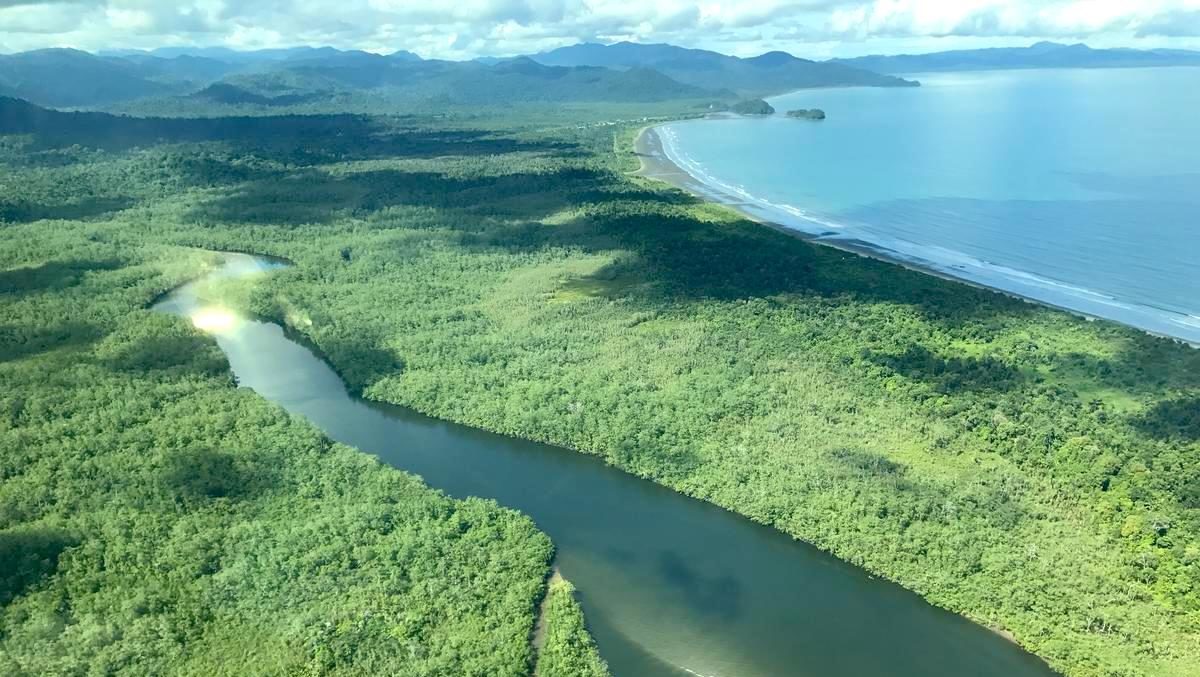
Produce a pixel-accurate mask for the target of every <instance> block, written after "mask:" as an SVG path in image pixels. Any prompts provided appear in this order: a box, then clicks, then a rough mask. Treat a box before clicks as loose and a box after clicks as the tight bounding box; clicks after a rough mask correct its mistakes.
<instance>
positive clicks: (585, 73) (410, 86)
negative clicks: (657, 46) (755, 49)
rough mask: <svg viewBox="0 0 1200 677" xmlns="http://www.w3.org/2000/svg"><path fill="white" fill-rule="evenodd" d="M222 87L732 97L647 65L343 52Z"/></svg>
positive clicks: (648, 98) (243, 90)
mask: <svg viewBox="0 0 1200 677" xmlns="http://www.w3.org/2000/svg"><path fill="white" fill-rule="evenodd" d="M219 84H220V85H221V87H219V88H218V89H217V90H215V91H212V92H210V95H211V96H210V98H211V97H212V96H215V97H217V98H221V99H224V100H229V99H231V98H239V99H240V102H241V103H262V97H272V98H273V97H279V96H283V95H291V96H295V95H300V94H305V93H312V92H326V93H334V92H336V93H340V94H342V95H352V94H354V93H361V94H369V95H371V96H373V97H377V98H379V97H382V98H385V99H388V100H394V101H405V102H414V101H435V102H442V103H446V104H471V105H486V104H504V103H517V102H538V101H544V102H567V101H612V102H652V101H670V100H678V99H724V98H732V94H731V93H730V92H719V91H713V90H708V89H703V88H700V87H695V86H692V85H686V84H683V83H680V82H676V81H674V80H672V79H671V78H669V77H667V76H665V75H663V74H662V73H659V72H657V71H654V70H650V69H645V68H634V69H627V70H620V71H618V70H612V69H608V68H594V67H563V66H546V65H543V64H540V63H537V62H536V61H533V60H532V59H528V58H517V59H507V60H503V61H498V62H496V63H494V64H490V65H489V64H484V63H479V62H476V61H435V60H429V61H423V60H417V61H413V60H410V59H407V58H397V57H394V56H380V55H366V54H364V53H357V54H355V53H348V52H345V53H341V54H338V55H331V56H327V57H322V58H311V59H294V60H291V61H289V62H288V63H287V64H284V65H280V66H279V67H277V68H274V69H270V70H261V71H257V72H250V73H241V74H238V75H235V76H232V77H230V78H227V79H226V80H225V81H223V82H222V83H219ZM234 88H236V91H235V89H234ZM209 89H210V90H211V89H212V88H211V87H210V88H209ZM255 97H258V98H255Z"/></svg>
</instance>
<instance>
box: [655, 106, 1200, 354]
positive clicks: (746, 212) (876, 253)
mask: <svg viewBox="0 0 1200 677" xmlns="http://www.w3.org/2000/svg"><path fill="white" fill-rule="evenodd" d="M664 124H670V123H661V124H657V125H650V126H647V127H643V128H642V129H641V130H640V131H639V132H638V134H637V136H636V137H635V139H634V154H635V155H636V156H637V158H638V160H639V162H640V167H639V169H638V171H637V172H635V173H634V175H635V176H641V177H643V178H647V179H652V180H657V181H662V182H664V183H667V184H669V185H671V186H674V187H675V188H678V189H680V190H683V191H685V192H687V193H689V194H691V195H692V196H694V197H696V198H698V199H701V200H705V201H708V202H715V203H717V204H721V205H724V206H726V207H729V208H730V209H733V210H734V211H736V212H737V213H738V214H740V215H741V216H743V217H744V218H746V219H748V220H750V221H753V222H755V223H758V224H760V225H762V226H765V227H767V228H770V229H772V230H775V231H778V232H781V233H784V234H786V235H788V236H791V237H795V238H798V239H800V240H804V241H805V242H809V243H812V244H816V245H821V246H823V247H830V248H832V249H837V250H839V251H844V252H847V253H850V254H855V255H857V256H865V257H867V258H871V259H875V260H877V261H883V262H885V263H890V264H893V265H897V266H901V267H902V268H906V269H908V270H912V271H915V272H918V273H922V274H925V275H932V276H933V277H937V278H939V279H943V280H948V281H950V282H956V283H959V284H965V285H968V286H971V287H974V288H976V289H984V290H987V291H990V292H994V293H997V294H1002V295H1004V296H1008V297H1010V298H1014V299H1020V300H1022V301H1025V302H1027V303H1032V304H1035V305H1039V306H1044V307H1047V308H1053V309H1055V310H1059V311H1063V312H1066V313H1070V314H1071V315H1074V316H1076V317H1082V318H1084V319H1087V320H1103V321H1107V322H1114V323H1117V324H1120V325H1123V326H1127V327H1131V328H1133V329H1137V330H1138V331H1143V332H1145V333H1147V334H1149V335H1151V336H1157V337H1159V338H1165V339H1169V340H1172V341H1177V342H1180V343H1183V344H1185V345H1189V346H1191V347H1193V348H1200V341H1195V340H1191V339H1190V338H1188V337H1184V336H1180V335H1177V334H1171V333H1169V332H1165V331H1156V330H1153V329H1149V328H1146V327H1143V326H1139V325H1137V324H1133V323H1131V322H1124V321H1122V320H1120V319H1116V318H1112V317H1106V316H1104V315H1100V314H1096V313H1089V312H1085V311H1082V310H1079V309H1077V308H1071V307H1068V306H1065V305H1061V304H1057V303H1053V302H1050V301H1046V300H1045V299H1040V298H1036V297H1033V296H1030V295H1027V294H1022V293H1019V292H1015V291H1013V290H1011V289H1004V288H1002V287H998V286H993V285H989V284H984V283H982V282H979V281H978V280H972V279H969V278H966V277H962V276H959V275H955V274H953V273H951V272H948V271H946V270H944V269H940V268H936V267H933V266H927V265H921V264H919V263H917V262H914V261H913V260H911V259H909V258H905V257H902V256H899V255H897V254H895V253H894V252H891V251H889V250H888V249H886V248H883V247H879V246H876V245H874V244H872V243H870V242H866V241H863V240H854V239H832V238H827V237H822V236H818V235H814V234H812V233H807V232H804V231H801V230H797V229H795V228H791V227H789V226H787V225H785V224H783V223H779V222H778V221H773V220H771V219H768V218H765V217H763V216H762V215H761V214H757V213H755V210H754V208H756V207H759V205H757V204H753V203H750V202H747V201H746V200H744V199H742V198H740V197H738V196H737V195H735V194H733V193H731V192H729V191H726V190H722V189H721V188H720V187H718V186H714V185H712V184H710V183H707V182H705V181H703V180H701V179H699V178H697V177H695V176H693V175H692V174H691V173H690V172H688V171H687V170H686V169H684V168H682V167H680V166H679V165H678V164H676V163H675V162H674V161H673V160H671V159H670V157H669V156H668V154H667V152H666V150H665V148H664V146H663V141H662V137H661V134H660V133H659V132H658V128H659V127H662V126H663V125H664Z"/></svg>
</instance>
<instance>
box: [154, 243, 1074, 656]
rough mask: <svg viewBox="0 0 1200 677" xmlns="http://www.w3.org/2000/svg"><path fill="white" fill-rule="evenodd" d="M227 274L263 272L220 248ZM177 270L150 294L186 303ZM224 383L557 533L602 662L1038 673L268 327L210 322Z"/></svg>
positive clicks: (837, 578)
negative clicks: (336, 365) (386, 399)
mask: <svg viewBox="0 0 1200 677" xmlns="http://www.w3.org/2000/svg"><path fill="white" fill-rule="evenodd" d="M230 264H231V265H230V266H229V267H227V268H224V269H222V271H220V274H222V275H225V276H228V275H230V274H231V272H230V271H236V270H242V271H253V270H258V269H260V267H259V266H257V265H256V264H255V262H254V260H253V259H249V258H248V257H243V256H231V257H230ZM195 292H196V286H195V285H188V286H185V287H183V288H181V289H180V290H179V291H177V292H176V293H173V294H171V295H170V296H168V297H167V298H166V299H165V300H164V301H163V302H162V303H160V304H159V305H158V306H156V307H157V308H158V309H159V310H162V311H164V312H172V313H176V314H178V315H181V316H184V317H191V318H194V317H196V316H197V314H199V313H200V311H202V310H204V309H205V308H206V306H203V305H201V304H200V303H199V301H198V299H197V297H196V293H195ZM215 336H216V340H217V343H218V345H220V346H221V349H222V350H223V351H224V352H225V354H226V356H227V357H228V359H229V363H230V365H231V367H232V369H233V371H234V374H235V375H236V376H237V379H238V382H239V383H240V384H241V385H243V386H246V387H249V388H253V389H254V390H255V391H256V392H258V393H259V394H260V395H262V396H263V397H265V398H267V399H269V400H271V401H273V402H276V403H278V404H279V405H281V406H283V407H284V408H286V409H287V410H288V411H289V412H292V413H294V414H296V415H300V416H304V417H305V418H307V419H308V420H310V421H312V422H313V423H314V424H315V425H317V426H318V427H320V428H321V429H322V430H323V431H324V432H325V433H326V434H327V435H329V436H330V437H331V438H333V439H335V440H337V441H339V442H343V443H346V444H349V445H352V446H354V447H357V448H359V449H361V450H363V451H365V452H369V453H372V454H376V455H377V456H378V457H379V458H380V459H381V460H382V461H383V462H385V463H389V464H391V465H393V466H395V467H397V468H401V469H403V470H406V471H409V472H413V473H416V474H418V475H420V476H421V477H422V478H424V479H425V481H426V482H427V483H428V484H429V485H431V486H433V487H436V488H439V489H441V490H443V491H446V492H447V493H449V494H450V495H453V496H456V497H460V498H464V497H468V496H480V497H484V498H491V499H494V500H496V501H497V502H498V503H500V504H501V505H504V506H507V507H510V508H514V509H517V510H520V511H522V512H524V513H525V514H527V515H529V516H531V517H532V518H533V520H534V521H535V522H536V523H537V525H538V528H540V529H541V530H543V531H544V532H546V534H548V535H549V536H550V538H552V539H553V540H554V544H555V547H556V552H557V565H558V567H559V569H560V570H561V571H562V573H563V575H564V576H565V577H567V578H568V579H570V580H571V581H572V582H573V583H574V584H575V586H576V588H577V589H578V590H579V595H580V602H581V604H582V605H583V608H584V612H585V614H586V615H587V619H588V623H589V626H590V628H591V630H592V632H593V634H594V636H595V637H596V642H597V644H598V646H599V648H600V652H601V654H602V655H603V656H604V658H605V659H606V660H607V661H608V662H609V664H610V666H611V667H612V670H613V674H614V675H616V677H655V676H663V677H686V675H689V674H691V675H696V674H702V675H711V676H715V677H735V676H736V677H780V676H786V677H869V676H871V675H891V676H896V677H918V676H919V677H959V676H960V675H972V676H976V677H1031V676H1038V677H1042V676H1045V675H1051V674H1053V673H1052V672H1051V671H1050V670H1049V669H1048V668H1047V667H1046V666H1045V664H1044V663H1042V662H1041V661H1039V660H1038V659H1037V658H1035V657H1033V656H1030V655H1029V654H1027V653H1025V652H1023V651H1021V650H1020V649H1019V648H1018V647H1016V646H1015V645H1013V644H1011V643H1009V642H1007V641H1005V640H1004V639H1002V638H1001V637H1000V636H998V635H996V634H995V633H992V632H990V631H989V630H986V629H984V628H982V627H980V626H977V625H974V624H972V623H970V622H968V621H967V620H965V619H963V618H961V617H959V616H955V615H953V614H950V613H947V612H945V611H942V610H940V609H935V608H933V607H931V606H929V605H928V604H926V603H925V602H924V601H923V600H921V599H920V598H919V597H917V596H916V595H914V594H912V593H910V592H908V591H906V590H904V589H902V588H900V587H898V586H895V585H892V584H890V583H886V582H883V581H880V580H876V579H873V578H872V577H870V576H868V575H867V574H866V573H865V572H863V571H862V570H861V569H857V568H855V567H853V566H850V565H848V564H846V563H844V562H841V561H838V560H836V559H834V558H832V557H830V556H828V555H826V554H824V553H821V552H819V551H817V550H816V549H814V548H812V547H809V546H807V545H804V544H802V543H798V542H796V541H794V540H792V539H791V538H788V537H787V536H786V535H784V534H783V533H781V532H779V531H776V530H774V529H769V528H767V527H763V526H761V525H757V524H754V523H753V522H750V521H749V520H747V519H744V518H742V517H738V516H736V515H734V514H732V513H729V512H727V511H724V510H721V509H719V508H717V507H715V506H713V505H711V504H708V503H703V502H700V501H696V500H693V499H689V498H686V497H684V496H681V495H680V494H677V493H675V492H673V491H670V490H669V489H666V488H663V487H661V486H658V485H656V484H653V483H651V482H648V481H645V480H641V479H638V478H636V477H634V476H632V475H629V474H627V473H624V472H621V471H619V470H616V469H614V468H611V467H609V466H606V465H605V464H604V463H603V462H601V461H600V460H599V459H597V458H595V457H592V456H587V455H584V454H580V453H575V452H571V451H567V450H563V449H558V448H555V447H550V446H546V445H542V444H536V443H533V442H528V441H525V440H519V439H512V438H507V437H502V436H499V435H494V434H491V433H487V432H483V431H480V430H475V429H472V428H467V427H464V426H459V425H455V424H451V423H446V422H444V421H438V420H434V419H430V418H428V417H425V416H421V415H419V414H416V413H414V412H412V411H409V410H406V409H401V408H399V407H393V406H387V405H381V404H377V403H369V402H364V401H362V400H359V399H357V398H354V397H351V396H350V395H349V394H348V393H347V392H346V388H345V385H344V384H343V383H342V381H341V379H339V378H338V376H337V374H336V373H335V372H334V371H333V370H332V369H331V368H330V367H329V365H328V364H326V363H325V362H323V361H322V360H321V359H320V358H318V357H317V356H316V355H314V354H313V353H312V352H311V351H310V350H309V349H308V348H306V347H305V346H303V345H301V344H299V343H297V342H296V341H293V340H291V339H290V338H289V337H288V336H287V335H286V334H285V333H284V332H283V330H282V329H280V327H278V326H276V325H274V324H268V323H264V322H257V321H254V320H249V319H247V320H242V321H239V322H236V323H235V324H234V325H232V327H231V329H230V330H229V331H226V332H217V333H216V334H215Z"/></svg>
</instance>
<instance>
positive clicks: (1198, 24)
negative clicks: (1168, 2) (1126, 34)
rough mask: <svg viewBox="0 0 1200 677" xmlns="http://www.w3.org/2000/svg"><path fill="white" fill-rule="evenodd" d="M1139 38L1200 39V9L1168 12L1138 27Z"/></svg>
mask: <svg viewBox="0 0 1200 677" xmlns="http://www.w3.org/2000/svg"><path fill="white" fill-rule="evenodd" d="M1137 36H1138V37H1139V38H1146V37H1154V36H1161V37H1167V38H1195V37H1200V9H1194V10H1184V11H1174V12H1167V13H1165V14H1162V15H1160V16H1156V17H1154V18H1153V19H1151V20H1150V21H1147V22H1145V23H1144V24H1142V25H1141V26H1139V27H1138V30H1137Z"/></svg>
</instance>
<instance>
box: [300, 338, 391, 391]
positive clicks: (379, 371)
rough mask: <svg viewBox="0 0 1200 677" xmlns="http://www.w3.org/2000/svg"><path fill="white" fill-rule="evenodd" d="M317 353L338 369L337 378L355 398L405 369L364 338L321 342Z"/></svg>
mask: <svg viewBox="0 0 1200 677" xmlns="http://www.w3.org/2000/svg"><path fill="white" fill-rule="evenodd" d="M292 338H293V339H295V340H300V341H302V342H304V343H305V344H308V343H309V342H308V340H307V339H306V338H305V337H303V336H299V335H293V336H292ZM317 350H319V351H320V352H322V353H323V354H324V355H325V356H326V357H327V358H328V361H329V363H330V364H336V365H339V367H338V369H339V375H340V376H341V377H342V380H343V381H344V382H345V383H346V386H347V388H349V389H351V390H352V391H353V392H354V394H355V395H359V396H361V395H362V392H361V390H362V388H363V387H364V386H365V385H368V384H371V383H374V382H376V381H378V380H380V379H382V378H384V377H387V376H397V375H399V374H401V373H403V372H404V368H405V364H404V360H403V359H401V358H400V357H399V356H398V355H396V354H395V353H393V352H392V351H390V350H387V349H385V348H380V347H379V345H378V342H377V341H376V340H374V339H372V338H369V337H366V336H360V337H358V338H357V339H353V340H344V339H329V340H325V341H323V342H322V343H321V347H320V348H319V349H317ZM343 365H344V366H343Z"/></svg>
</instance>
